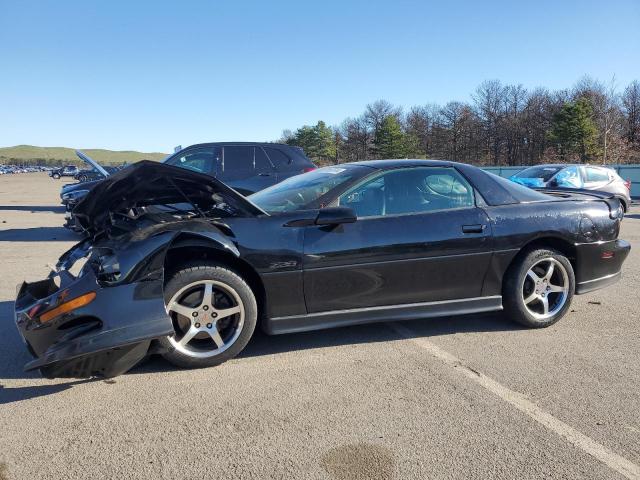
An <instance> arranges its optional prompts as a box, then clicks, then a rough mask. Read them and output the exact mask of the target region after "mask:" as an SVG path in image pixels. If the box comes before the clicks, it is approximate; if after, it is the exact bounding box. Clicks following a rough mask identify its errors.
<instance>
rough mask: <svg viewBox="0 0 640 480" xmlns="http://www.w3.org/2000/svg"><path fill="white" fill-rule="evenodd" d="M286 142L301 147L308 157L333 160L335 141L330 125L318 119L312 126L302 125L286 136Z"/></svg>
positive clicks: (321, 160) (324, 160)
mask: <svg viewBox="0 0 640 480" xmlns="http://www.w3.org/2000/svg"><path fill="white" fill-rule="evenodd" d="M286 143H287V144H289V145H294V146H297V147H302V148H303V149H304V151H305V153H306V154H307V156H308V157H309V158H311V159H312V160H315V161H319V162H328V161H331V162H334V161H335V158H336V141H335V135H334V132H333V130H332V129H331V127H328V126H327V124H326V123H324V122H323V121H322V120H320V121H319V122H318V123H317V124H316V125H314V126H313V127H311V126H309V125H304V126H302V127H300V128H299V129H298V130H296V131H295V133H293V134H290V135H289V136H288V138H286Z"/></svg>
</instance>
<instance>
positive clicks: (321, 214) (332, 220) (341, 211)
mask: <svg viewBox="0 0 640 480" xmlns="http://www.w3.org/2000/svg"><path fill="white" fill-rule="evenodd" d="M295 213H296V217H295V218H293V219H292V220H289V221H288V222H286V223H285V224H284V226H285V227H309V226H311V225H320V226H323V225H324V226H327V225H340V224H342V223H353V222H355V221H356V220H357V217H356V214H355V212H354V211H353V209H351V208H349V207H327V208H321V209H320V210H300V211H298V212H295Z"/></svg>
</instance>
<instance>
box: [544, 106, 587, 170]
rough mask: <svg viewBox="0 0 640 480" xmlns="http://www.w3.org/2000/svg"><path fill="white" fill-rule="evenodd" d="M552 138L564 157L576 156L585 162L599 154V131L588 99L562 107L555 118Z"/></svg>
mask: <svg viewBox="0 0 640 480" xmlns="http://www.w3.org/2000/svg"><path fill="white" fill-rule="evenodd" d="M550 138H551V141H552V142H553V143H555V144H556V145H557V146H558V151H559V153H560V155H562V156H566V155H570V154H576V155H579V156H580V159H581V160H582V161H583V162H585V161H587V159H588V158H589V157H590V156H592V155H596V154H597V153H598V129H597V127H596V124H595V122H594V121H593V108H592V107H591V103H590V102H589V99H588V98H585V97H582V98H579V99H578V100H575V101H573V102H566V103H565V104H564V105H563V106H562V108H561V109H560V111H559V112H558V113H556V114H555V115H554V116H553V124H552V126H551V134H550Z"/></svg>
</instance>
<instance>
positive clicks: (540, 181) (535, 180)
mask: <svg viewBox="0 0 640 480" xmlns="http://www.w3.org/2000/svg"><path fill="white" fill-rule="evenodd" d="M509 179H510V180H512V181H514V182H516V183H519V184H521V185H525V186H527V187H531V188H584V189H586V190H600V191H602V192H608V193H613V194H614V195H615V196H616V197H618V198H619V199H620V202H621V203H622V207H623V208H624V211H625V212H626V211H627V209H628V208H629V206H630V205H631V182H630V181H629V180H624V179H623V178H622V177H621V176H620V175H618V173H617V172H616V171H615V170H614V169H612V168H609V167H599V166H595V165H567V164H555V165H554V164H550V165H536V166H534V167H529V168H525V169H524V170H522V171H520V172H518V173H516V174H515V175H513V176H511V177H510V178H509Z"/></svg>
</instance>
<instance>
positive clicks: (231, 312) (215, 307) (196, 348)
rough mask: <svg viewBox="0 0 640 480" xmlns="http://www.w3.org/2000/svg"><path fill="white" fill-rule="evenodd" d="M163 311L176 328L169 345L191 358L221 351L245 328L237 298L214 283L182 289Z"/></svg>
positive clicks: (204, 282)
mask: <svg viewBox="0 0 640 480" xmlns="http://www.w3.org/2000/svg"><path fill="white" fill-rule="evenodd" d="M166 310H167V313H168V314H169V316H170V317H171V320H172V321H173V326H174V329H175V333H174V335H173V336H171V337H169V343H171V345H172V346H173V347H174V348H175V349H176V350H178V351H179V352H181V353H183V354H185V355H188V356H190V357H197V358H207V357H213V356H214V355H218V354H220V353H222V352H224V351H225V350H227V349H228V348H229V347H230V346H231V345H233V344H234V342H235V341H236V340H237V339H238V337H239V336H240V333H241V332H242V327H243V325H244V318H245V312H244V306H243V304H242V300H241V299H240V295H238V292H236V291H235V290H234V289H233V288H232V287H230V286H229V285H227V284H225V283H222V282H218V281H215V280H201V281H198V282H194V283H191V284H189V285H187V286H185V287H183V288H181V289H180V290H178V291H177V292H176V294H175V295H174V296H173V297H172V298H171V300H170V301H169V303H168V304H167V307H166Z"/></svg>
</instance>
